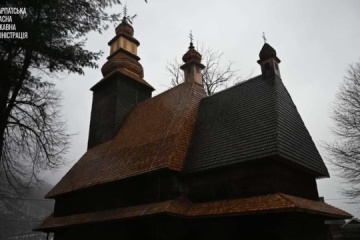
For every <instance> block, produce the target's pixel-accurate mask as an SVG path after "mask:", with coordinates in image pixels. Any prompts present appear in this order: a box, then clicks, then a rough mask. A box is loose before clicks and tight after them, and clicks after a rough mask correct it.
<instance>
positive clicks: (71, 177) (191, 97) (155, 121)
mask: <svg viewBox="0 0 360 240" xmlns="http://www.w3.org/2000/svg"><path fill="white" fill-rule="evenodd" d="M205 95H206V94H205V91H204V89H203V87H202V86H200V85H198V84H196V83H194V84H190V83H183V84H180V85H178V86H176V87H174V88H172V89H170V90H168V91H166V92H164V93H162V94H160V95H158V96H156V97H154V98H151V99H148V100H146V101H144V102H142V103H140V104H138V105H136V106H135V107H134V108H133V110H132V111H131V112H130V113H129V115H128V116H127V117H126V119H125V120H124V122H123V124H122V126H121V128H120V130H119V132H118V133H117V135H116V136H115V137H114V138H113V139H112V140H110V141H108V142H105V143H103V144H100V145H98V146H95V147H93V148H91V149H89V150H88V151H87V152H86V153H85V154H84V155H83V157H82V158H81V159H80V160H79V161H78V162H77V163H76V164H75V165H74V166H73V167H72V168H71V169H70V171H69V172H68V173H67V174H66V175H65V176H64V177H63V179H61V181H60V182H59V183H58V184H57V185H56V186H55V187H54V188H53V189H52V190H51V191H50V192H49V193H48V194H47V197H54V196H56V195H59V194H63V193H67V192H72V191H75V190H78V189H81V188H85V187H90V186H94V185H98V184H102V183H108V182H112V181H116V180H120V179H123V178H126V177H131V176H134V175H138V174H142V173H146V172H150V171H154V170H158V169H162V168H168V169H172V170H177V171H180V170H181V169H182V167H183V160H184V159H185V154H186V151H187V147H188V145H189V142H190V138H191V134H192V129H193V125H194V123H195V120H196V115H197V112H198V107H199V103H200V100H201V99H202V98H203V97H205Z"/></svg>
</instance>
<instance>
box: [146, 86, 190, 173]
mask: <svg viewBox="0 0 360 240" xmlns="http://www.w3.org/2000/svg"><path fill="white" fill-rule="evenodd" d="M182 84H188V83H187V82H183V83H182ZM194 84H195V83H192V84H191V86H190V88H189V90H188V94H186V93H187V92H186V93H184V94H183V96H182V99H181V100H180V102H179V104H178V106H177V110H176V113H175V114H174V117H173V119H172V121H171V123H170V125H169V126H168V129H167V132H166V135H165V137H164V138H163V141H162V143H161V144H160V146H159V149H158V151H157V153H156V155H155V157H154V158H153V160H152V161H151V164H150V167H149V169H151V168H152V166H153V164H154V162H155V160H156V159H157V157H158V155H159V153H160V150H161V148H162V146H163V145H164V143H165V140H166V139H167V137H168V135H169V133H170V130H171V129H172V126H173V124H174V122H175V119H176V118H179V116H178V114H179V112H180V109H181V106H182V104H183V103H184V105H186V103H187V101H189V96H188V95H190V94H191V92H192V90H193V88H194ZM180 85H181V84H179V85H178V86H180ZM174 88H176V87H174ZM185 96H186V97H185ZM183 101H184V102H183ZM180 118H181V121H183V119H184V116H180ZM181 125H182V123H181ZM173 155H174V152H172V153H171V154H170V157H169V159H168V162H167V164H169V163H170V159H171V158H172V156H173Z"/></svg>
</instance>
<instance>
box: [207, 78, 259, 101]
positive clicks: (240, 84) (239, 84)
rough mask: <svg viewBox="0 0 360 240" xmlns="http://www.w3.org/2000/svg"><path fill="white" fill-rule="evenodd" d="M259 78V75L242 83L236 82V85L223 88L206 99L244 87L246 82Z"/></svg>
mask: <svg viewBox="0 0 360 240" xmlns="http://www.w3.org/2000/svg"><path fill="white" fill-rule="evenodd" d="M261 76H262V75H261V74H260V75H257V76H255V77H252V78H249V79H246V80H244V81H241V82H238V83H236V84H234V85H233V86H231V87H228V88H225V89H223V90H220V91H218V92H216V93H214V94H212V95H210V96H207V98H209V97H212V96H215V95H218V94H221V93H223V92H226V91H227V90H231V89H233V88H236V87H239V86H242V85H244V84H245V83H248V82H250V81H252V80H256V79H257V78H259V77H261Z"/></svg>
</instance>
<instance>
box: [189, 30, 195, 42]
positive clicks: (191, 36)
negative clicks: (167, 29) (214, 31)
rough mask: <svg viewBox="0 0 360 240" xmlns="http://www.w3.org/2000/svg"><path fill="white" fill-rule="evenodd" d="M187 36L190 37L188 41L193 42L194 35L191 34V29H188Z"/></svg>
mask: <svg viewBox="0 0 360 240" xmlns="http://www.w3.org/2000/svg"><path fill="white" fill-rule="evenodd" d="M189 38H190V42H193V40H194V36H193V34H192V31H191V30H190V34H189Z"/></svg>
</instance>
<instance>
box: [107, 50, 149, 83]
mask: <svg viewBox="0 0 360 240" xmlns="http://www.w3.org/2000/svg"><path fill="white" fill-rule="evenodd" d="M119 69H127V70H129V71H130V72H132V73H135V74H136V75H138V76H139V77H140V78H143V77H144V69H143V67H142V66H141V64H140V63H139V62H138V61H137V60H136V59H134V57H133V56H129V54H125V53H123V54H116V55H115V56H113V57H112V58H111V59H109V60H108V61H107V62H106V63H105V64H104V65H103V67H102V68H101V72H102V74H103V76H104V77H105V76H107V75H108V74H110V73H112V72H113V71H115V70H119Z"/></svg>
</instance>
